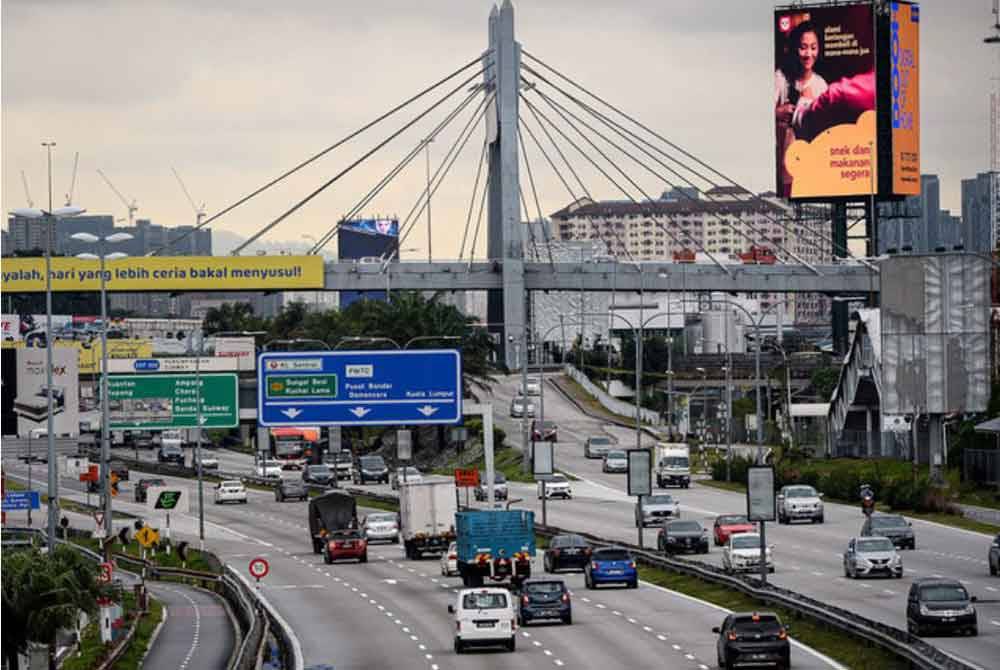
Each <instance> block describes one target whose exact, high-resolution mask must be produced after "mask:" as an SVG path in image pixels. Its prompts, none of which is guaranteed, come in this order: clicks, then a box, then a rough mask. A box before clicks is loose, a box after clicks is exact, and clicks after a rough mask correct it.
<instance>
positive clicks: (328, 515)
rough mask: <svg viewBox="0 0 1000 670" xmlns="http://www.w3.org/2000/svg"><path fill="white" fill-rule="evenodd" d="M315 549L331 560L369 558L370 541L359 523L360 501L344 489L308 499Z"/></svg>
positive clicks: (328, 560)
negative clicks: (358, 503)
mask: <svg viewBox="0 0 1000 670" xmlns="http://www.w3.org/2000/svg"><path fill="white" fill-rule="evenodd" d="M309 534H310V537H311V540H312V547H313V553H316V554H319V553H322V554H323V559H324V560H325V561H326V562H327V563H329V562H331V561H334V560H337V559H339V558H357V559H358V560H360V561H361V562H362V563H364V562H366V561H367V560H368V542H367V541H366V540H365V538H364V536H363V535H362V534H361V532H360V530H359V526H358V505H357V502H356V501H355V500H354V496H352V495H351V494H349V493H346V492H344V491H330V492H329V493H324V494H323V495H321V496H317V497H315V498H313V499H312V500H310V501H309Z"/></svg>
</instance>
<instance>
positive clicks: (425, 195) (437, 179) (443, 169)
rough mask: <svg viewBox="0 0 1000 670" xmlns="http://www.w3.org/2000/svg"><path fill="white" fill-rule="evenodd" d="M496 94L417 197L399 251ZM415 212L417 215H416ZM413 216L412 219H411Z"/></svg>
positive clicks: (480, 107) (484, 102) (484, 101)
mask: <svg viewBox="0 0 1000 670" xmlns="http://www.w3.org/2000/svg"><path fill="white" fill-rule="evenodd" d="M494 96H495V94H490V95H488V96H485V97H484V98H483V99H482V100H481V101H480V102H479V105H478V106H477V107H476V109H475V110H474V111H473V112H472V116H470V117H469V120H468V121H467V122H466V124H465V127H464V128H463V129H462V131H461V132H459V134H458V137H456V138H455V142H454V143H453V144H452V145H451V147H450V148H449V149H448V153H446V154H445V155H444V157H443V158H442V159H441V163H440V165H438V168H437V170H435V171H434V175H433V176H432V177H431V188H429V189H426V190H425V191H424V192H422V193H421V194H420V196H418V197H417V203H415V204H414V206H413V207H414V209H411V210H410V215H408V216H407V219H408V221H409V222H408V223H403V224H401V225H400V227H399V237H397V238H396V249H397V253H398V250H399V249H400V248H401V247H402V245H403V242H405V241H406V238H407V237H409V235H410V233H411V232H412V231H413V228H414V225H415V224H416V221H417V219H418V218H419V217H420V215H421V214H422V213H423V211H424V209H425V208H426V207H427V205H428V203H430V199H431V197H432V196H433V195H434V194H435V193H437V190H438V189H439V188H440V187H441V184H443V183H444V180H445V178H447V176H448V173H449V172H450V171H451V167H452V166H453V165H454V164H455V161H456V160H457V159H458V157H459V155H460V154H461V153H462V150H463V149H465V145H466V144H467V143H468V142H469V138H471V137H472V134H473V133H474V132H475V130H476V124H477V123H478V122H480V121H482V120H483V118H485V117H486V112H487V111H489V109H490V102H491V101H492V100H493V98H494ZM421 201H423V204H422V205H420V209H419V210H417V209H416V207H417V204H419V203H420V202H421ZM414 211H416V213H415V214H414ZM411 215H412V218H411ZM382 261H383V263H385V254H383V255H382Z"/></svg>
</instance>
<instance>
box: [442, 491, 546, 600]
mask: <svg viewBox="0 0 1000 670" xmlns="http://www.w3.org/2000/svg"><path fill="white" fill-rule="evenodd" d="M455 529H456V531H457V532H456V540H455V543H456V545H457V549H458V552H457V557H458V558H457V563H458V574H459V575H461V576H462V583H463V584H464V585H465V586H467V587H480V586H482V585H483V583H484V581H485V580H487V579H489V580H491V581H494V582H500V581H504V580H506V579H510V582H511V584H512V585H513V586H515V587H520V585H521V583H522V582H523V581H524V580H525V579H527V578H528V577H530V576H531V559H532V557H534V555H535V515H534V512H529V511H527V510H519V509H512V510H498V509H492V510H469V511H463V512H458V513H457V514H455Z"/></svg>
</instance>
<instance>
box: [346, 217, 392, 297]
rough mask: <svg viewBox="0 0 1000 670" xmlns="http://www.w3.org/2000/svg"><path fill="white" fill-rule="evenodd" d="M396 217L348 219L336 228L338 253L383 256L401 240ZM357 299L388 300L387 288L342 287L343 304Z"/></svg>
mask: <svg viewBox="0 0 1000 670" xmlns="http://www.w3.org/2000/svg"><path fill="white" fill-rule="evenodd" d="M398 236H399V222H398V221H397V220H396V219H359V220H355V221H345V222H344V223H343V224H341V226H340V229H339V230H338V231H337V257H338V259H339V260H342V261H350V260H357V259H359V258H366V257H376V258H377V257H381V256H383V255H386V256H387V255H388V254H389V253H390V252H392V251H393V250H394V249H395V248H396V246H397V244H398V243H399V239H398ZM358 300H385V291H341V292H340V308H341V309H343V308H345V307H347V306H348V305H350V304H351V303H354V302H357V301H358Z"/></svg>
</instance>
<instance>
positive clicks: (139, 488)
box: [135, 477, 167, 502]
mask: <svg viewBox="0 0 1000 670" xmlns="http://www.w3.org/2000/svg"><path fill="white" fill-rule="evenodd" d="M166 485H167V483H166V482H165V481H163V480H162V479H160V478H159V477H154V478H152V479H140V480H139V483H138V484H136V485H135V501H136V502H146V489H148V488H149V487H150V486H166Z"/></svg>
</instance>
